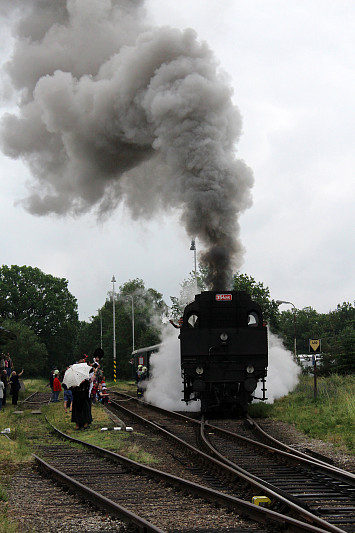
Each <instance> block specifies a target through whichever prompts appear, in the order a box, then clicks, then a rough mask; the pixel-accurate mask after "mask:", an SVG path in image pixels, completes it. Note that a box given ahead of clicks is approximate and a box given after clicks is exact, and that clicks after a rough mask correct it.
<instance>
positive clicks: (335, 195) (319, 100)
mask: <svg viewBox="0 0 355 533" xmlns="http://www.w3.org/2000/svg"><path fill="white" fill-rule="evenodd" d="M146 9H147V17H148V21H149V23H151V24H152V25H153V26H155V27H159V26H161V25H169V26H172V27H177V28H180V29H184V28H189V27H191V28H194V29H195V30H196V32H197V34H198V38H199V39H201V40H205V41H206V42H207V43H208V45H209V47H210V48H211V49H212V50H213V52H214V54H215V56H216V57H217V58H218V59H219V61H220V65H221V67H222V68H223V70H224V71H225V72H226V73H227V74H228V75H229V76H230V84H231V85H232V87H233V89H234V95H233V102H234V103H235V104H236V105H237V106H238V109H239V111H240V113H241V115H242V119H243V134H242V136H241V138H240V141H239V142H238V143H237V150H238V151H237V157H238V158H240V159H243V160H244V161H245V163H246V164H247V165H248V167H250V168H251V169H252V172H253V175H254V186H253V188H252V189H251V195H252V198H253V205H252V206H251V207H250V208H249V209H247V210H246V211H245V212H244V213H243V214H241V216H240V218H239V223H240V237H241V241H242V244H243V246H244V249H245V253H244V263H243V265H242V266H241V269H240V270H241V271H242V272H246V273H247V274H249V275H252V276H254V277H255V278H256V279H257V280H258V281H262V282H263V283H264V284H265V285H267V286H269V288H270V290H271V296H272V297H273V298H275V299H283V300H289V301H292V302H293V303H294V304H295V305H296V307H299V308H302V307H305V306H312V307H314V308H315V309H317V310H318V311H320V312H327V311H329V310H330V309H334V308H335V307H336V305H337V304H338V303H342V302H343V301H345V300H346V301H352V302H353V301H354V298H355V297H354V288H353V287H354V283H353V279H354V249H355V247H354V229H353V228H354V210H353V205H354V196H355V180H354V168H355V165H354V163H355V161H354V160H355V153H354V137H355V135H354V133H355V132H354V130H355V126H354V124H355V120H354V118H355V117H354V94H355V91H354V89H355V69H354V62H355V60H354V53H353V52H354V49H355V47H354V44H355V43H354V40H355V37H354V35H355V28H354V25H355V23H354V20H355V17H354V14H355V13H354V12H355V6H354V4H353V2H347V1H339V2H336V3H335V2H330V1H329V2H326V1H312V0H311V1H299V0H297V1H296V0H294V1H288V2H284V1H281V0H280V1H272V0H271V1H270V2H264V1H261V0H260V1H253V0H252V1H250V2H248V3H246V2H243V1H239V0H235V1H233V2H232V1H229V0H224V1H223V3H221V2H217V1H215V0H213V1H212V0H203V1H202V0H201V1H197V0H194V1H193V2H191V0H190V1H189V2H188V1H185V0H181V1H180V2H178V3H176V2H173V1H172V0H171V1H170V0H164V1H163V0H162V1H159V0H149V1H147V2H146ZM0 38H1V42H2V43H5V45H4V47H3V49H2V50H1V52H2V55H1V59H2V61H4V60H5V59H6V57H8V54H9V52H10V49H11V40H10V36H9V34H8V31H7V29H6V26H5V21H4V20H3V19H2V24H1V34H0ZM4 81H6V80H4ZM8 95H10V91H9V86H8V85H6V83H5V84H3V86H2V101H1V109H0V111H1V113H2V114H3V113H4V112H5V111H7V110H10V112H16V106H15V97H16V95H14V94H12V96H11V98H12V100H10V99H9V98H5V97H6V96H8ZM0 172H1V181H0V187H1V199H2V202H1V204H2V210H1V217H2V218H1V222H2V228H3V232H2V261H1V263H2V264H9V265H10V264H19V265H22V264H26V265H31V266H37V267H39V268H41V269H42V270H43V271H44V272H46V273H50V274H53V275H56V276H60V277H65V278H67V279H68V280H69V289H70V290H71V292H72V293H73V294H74V296H76V298H77V299H78V304H79V312H80V316H81V318H82V319H87V318H88V317H89V316H90V315H93V314H96V310H97V308H98V307H100V306H101V305H102V304H103V302H104V300H105V298H106V295H107V291H108V290H110V289H111V284H110V280H111V277H112V274H115V276H116V279H117V282H118V285H120V284H122V283H124V282H125V281H127V280H128V279H133V278H135V277H139V278H142V279H143V280H144V281H145V283H146V286H149V287H153V288H155V289H156V290H158V291H160V292H162V293H163V295H164V298H165V300H166V302H167V303H170V301H169V296H170V295H172V296H175V295H178V293H179V284H180V283H181V281H182V280H183V279H184V278H186V277H187V275H188V273H189V272H190V271H191V270H192V268H193V255H192V252H190V250H189V247H190V237H189V236H188V235H187V234H186V232H185V230H184V228H183V227H182V225H181V224H180V223H179V216H178V214H177V213H175V214H174V213H173V212H172V206H171V205H167V206H166V207H167V209H166V214H163V213H164V212H161V211H160V212H159V216H158V217H157V218H154V216H153V215H152V214H149V217H148V220H135V221H132V220H131V219H130V215H129V211H128V208H127V207H126V206H125V205H120V207H119V208H117V209H116V210H114V211H112V212H110V214H109V215H108V217H107V220H104V221H102V222H98V221H97V219H96V218H95V216H94V215H93V214H91V213H86V214H84V215H81V216H75V217H74V218H72V217H67V218H57V217H56V216H55V215H46V216H42V217H38V216H34V215H31V214H29V213H28V212H27V211H25V210H24V208H23V207H22V205H21V204H19V203H18V201H19V200H21V199H22V198H24V197H26V196H27V195H28V191H27V189H26V183H28V182H29V183H32V184H33V179H32V178H31V175H30V172H29V170H28V168H27V167H25V166H24V165H23V163H21V162H20V161H19V160H12V159H10V158H8V157H5V156H4V155H1V156H0ZM142 201H143V200H142ZM5 228H6V229H5ZM199 246H200V247H202V244H201V243H199V240H197V247H198V249H199Z"/></svg>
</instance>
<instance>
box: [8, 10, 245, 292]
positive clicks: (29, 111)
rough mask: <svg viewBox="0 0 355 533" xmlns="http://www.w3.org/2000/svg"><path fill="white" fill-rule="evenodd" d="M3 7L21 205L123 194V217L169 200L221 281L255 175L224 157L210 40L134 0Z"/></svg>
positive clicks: (222, 110)
mask: <svg viewBox="0 0 355 533" xmlns="http://www.w3.org/2000/svg"><path fill="white" fill-rule="evenodd" d="M0 14H1V15H2V16H3V17H5V18H6V20H8V22H9V23H10V24H11V25H12V32H13V35H14V38H15V46H14V50H13V54H12V57H11V59H10V60H9V61H8V62H7V64H6V66H5V68H6V72H7V74H8V76H9V78H10V81H11V84H12V87H13V88H14V90H16V91H17V93H18V96H19V110H18V114H16V115H15V114H6V115H5V116H3V118H2V121H1V132H0V141H1V144H2V149H3V151H4V153H5V154H7V155H8V156H10V157H13V158H21V159H22V160H24V161H25V162H26V163H27V165H28V166H29V168H30V170H31V173H32V176H33V180H32V182H31V184H30V185H29V194H28V197H27V198H26V199H25V200H24V205H25V207H26V208H27V209H28V210H29V211H30V212H31V213H33V214H36V215H47V214H50V213H55V214H58V215H66V214H71V215H77V214H80V213H84V212H87V211H89V210H91V209H93V208H94V209H95V210H96V211H97V212H98V214H101V215H103V214H107V213H108V212H109V211H110V210H111V209H114V208H116V207H117V205H118V204H119V203H120V202H125V204H126V205H127V206H128V207H129V209H130V211H131V214H132V217H133V218H137V217H143V216H146V217H151V216H152V215H153V214H156V213H157V211H158V210H159V209H162V208H164V209H165V210H167V209H179V210H180V212H181V218H182V223H183V224H184V227H185V229H186V232H187V234H188V235H189V236H190V237H191V238H192V237H198V238H199V242H200V243H201V245H202V247H203V249H204V252H203V253H202V254H201V257H200V260H201V262H202V263H203V264H205V265H207V266H208V267H209V272H210V279H209V283H210V288H211V289H216V290H223V289H226V288H229V287H228V286H229V283H230V280H231V276H232V273H233V271H235V269H238V268H239V267H240V266H241V264H242V255H243V246H242V245H241V243H240V241H239V225H238V215H239V214H240V213H241V212H242V211H243V210H245V209H246V208H247V207H249V206H250V205H251V195H250V189H251V187H252V184H253V177H252V173H251V171H250V169H249V168H248V167H247V166H246V165H245V164H244V162H243V161H241V160H238V159H236V157H235V144H236V142H237V141H238V138H239V135H240V132H241V119H240V115H239V112H238V110H237V108H236V107H235V106H234V105H233V103H232V89H231V87H230V84H229V81H228V79H227V77H226V76H225V75H224V74H223V73H222V72H221V71H220V69H219V66H218V62H217V61H216V59H215V57H214V55H213V53H212V52H211V50H210V49H209V47H208V46H207V44H206V43H204V42H200V41H199V40H198V39H197V36H196V33H195V32H194V31H193V30H191V29H187V30H185V31H180V30H177V29H173V28H170V27H161V28H153V27H150V26H148V25H147V23H146V21H145V18H144V5H143V1H140V0H55V1H53V0H26V2H23V1H20V0H11V1H7V0H2V5H1V7H0Z"/></svg>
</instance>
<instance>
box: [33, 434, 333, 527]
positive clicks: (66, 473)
mask: <svg viewBox="0 0 355 533" xmlns="http://www.w3.org/2000/svg"><path fill="white" fill-rule="evenodd" d="M53 429H54V430H55V428H53ZM55 431H56V433H57V435H59V436H60V437H62V438H65V439H66V440H69V441H71V442H75V443H81V444H82V445H83V446H85V448H86V449H85V450H84V451H83V450H79V449H77V448H73V447H72V446H68V445H65V444H64V445H63V444H62V445H60V444H58V443H57V444H55V443H53V444H50V445H46V446H39V447H38V453H39V455H41V458H40V457H39V455H37V454H36V455H35V460H36V463H37V465H38V468H40V469H41V470H43V471H45V473H46V475H50V476H52V477H54V478H55V479H56V480H57V481H59V482H60V483H61V484H65V485H66V486H68V487H70V489H71V490H74V491H76V492H77V491H79V492H80V493H81V495H82V496H83V497H84V498H85V499H86V500H89V501H91V502H93V503H94V504H95V505H99V506H100V507H101V508H104V509H106V511H108V512H109V513H111V514H113V515H118V516H120V517H121V518H123V519H124V520H125V521H128V522H129V524H130V528H131V529H130V530H132V531H141V532H143V531H144V532H153V531H154V532H163V531H164V532H170V533H178V532H179V533H190V532H191V533H192V532H196V533H197V532H204V533H217V532H221V531H228V532H232V533H242V532H243V533H244V532H245V533H248V532H255V531H259V532H265V533H266V532H275V531H280V529H282V530H283V531H295V532H303V531H304V532H306V531H307V532H310V533H311V532H313V533H321V532H322V531H324V530H323V529H320V528H318V527H314V526H312V525H310V524H305V523H302V522H299V521H297V520H294V519H292V518H286V517H284V516H282V515H280V514H278V513H275V512H273V511H271V510H268V509H263V508H261V507H258V506H256V505H253V504H251V503H249V502H245V501H242V500H239V499H238V498H235V497H233V496H231V495H228V494H223V493H221V492H218V491H216V490H213V489H210V488H207V487H205V486H202V485H199V484H196V483H192V482H191V481H186V480H184V479H181V478H179V477H177V476H173V475H171V474H167V473H165V472H162V471H159V470H156V469H153V468H151V467H148V466H144V465H142V464H139V463H136V462H134V461H132V460H130V459H127V458H125V457H122V456H120V455H117V454H115V453H113V452H110V451H108V450H104V449H102V448H98V447H96V446H93V445H90V444H87V443H82V442H81V441H78V440H77V439H74V438H71V437H68V436H67V435H65V434H63V433H61V432H59V431H58V430H55ZM103 479H104V480H105V481H104V483H103V481H102V480H103Z"/></svg>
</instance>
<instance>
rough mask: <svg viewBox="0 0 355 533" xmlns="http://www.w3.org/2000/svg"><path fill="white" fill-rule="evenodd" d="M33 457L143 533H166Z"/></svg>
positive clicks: (89, 498) (44, 467)
mask: <svg viewBox="0 0 355 533" xmlns="http://www.w3.org/2000/svg"><path fill="white" fill-rule="evenodd" d="M33 457H34V459H35V461H36V463H37V465H38V466H39V467H40V469H41V470H42V471H43V472H46V474H49V475H50V476H52V477H53V478H54V479H56V480H57V481H58V482H59V483H60V484H62V485H65V486H66V487H68V488H70V489H72V490H74V491H75V492H76V493H79V494H80V495H81V496H83V497H84V498H85V500H86V501H90V502H92V503H93V504H94V505H95V506H96V507H99V508H100V509H102V510H104V511H107V512H109V513H110V514H111V515H113V516H116V517H118V518H120V519H123V521H125V522H128V524H129V525H131V524H133V525H134V526H135V528H136V531H139V532H142V533H165V532H164V530H162V529H160V528H159V527H157V526H155V525H154V524H151V523H150V522H148V521H147V520H144V518H141V517H140V516H138V515H136V514H135V513H132V512H131V511H129V510H128V509H126V508H125V507H123V506H122V505H119V504H118V503H116V502H114V501H112V500H110V499H109V498H106V497H105V496H103V495H102V494H100V493H99V492H96V491H94V490H92V489H91V488H90V487H88V486H87V485H83V484H82V483H80V482H79V481H77V480H75V479H74V478H72V477H70V476H68V475H67V474H65V473H64V472H61V471H60V470H58V469H57V468H55V467H54V466H51V465H50V464H49V463H47V462H46V461H44V460H43V459H41V458H40V457H38V456H37V455H35V454H33ZM137 528H138V529H137Z"/></svg>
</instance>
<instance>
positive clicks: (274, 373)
mask: <svg viewBox="0 0 355 533" xmlns="http://www.w3.org/2000/svg"><path fill="white" fill-rule="evenodd" d="M268 340H269V366H268V371H267V378H266V386H267V392H266V395H267V398H268V403H273V402H274V400H276V399H277V398H281V397H282V396H286V395H287V394H288V393H289V392H291V391H292V390H293V389H294V388H295V387H296V385H297V383H298V377H299V375H300V373H301V367H299V366H298V365H297V363H295V362H294V360H293V354H292V353H291V352H290V351H289V350H286V348H285V346H284V345H283V343H282V340H281V339H280V338H279V337H277V336H276V335H274V334H273V333H272V332H271V331H270V330H269V332H268Z"/></svg>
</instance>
